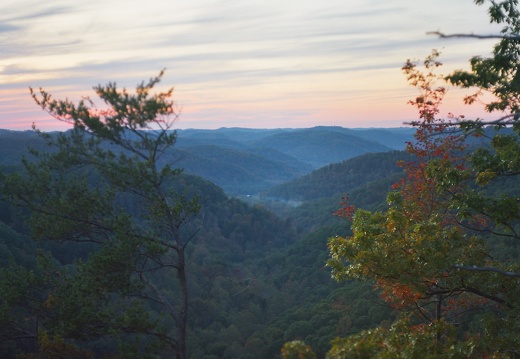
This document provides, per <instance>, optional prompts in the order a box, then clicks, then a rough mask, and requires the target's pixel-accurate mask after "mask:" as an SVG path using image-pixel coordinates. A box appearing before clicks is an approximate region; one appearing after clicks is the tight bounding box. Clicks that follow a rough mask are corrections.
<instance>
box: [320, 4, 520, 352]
mask: <svg viewBox="0 0 520 359" xmlns="http://www.w3.org/2000/svg"><path fill="white" fill-rule="evenodd" d="M476 3H477V4H482V3H484V1H476ZM518 14H519V12H518V5H517V2H516V1H502V2H490V15H491V19H492V21H494V22H498V23H504V24H505V26H504V29H503V31H502V35H500V36H498V37H499V38H500V39H501V40H500V43H499V45H497V46H496V47H495V51H494V56H493V58H490V59H482V58H473V59H472V60H471V64H472V70H471V72H463V71H457V72H455V73H454V74H452V75H451V76H449V77H447V79H448V80H449V81H451V82H452V83H454V84H456V85H458V86H462V87H476V88H477V92H476V93H475V94H473V95H472V96H469V97H468V98H467V99H466V102H467V103H472V102H474V101H475V100H476V99H477V98H478V96H479V95H480V94H481V93H483V92H484V91H491V92H492V94H493V95H495V96H496V100H493V101H492V102H490V103H489V104H488V105H487V106H486V109H487V110H488V111H490V112H492V111H497V110H500V111H505V112H506V115H505V116H503V117H501V118H500V119H498V120H491V121H484V120H481V119H477V120H467V119H465V118H464V117H462V116H461V117H459V118H451V119H449V120H447V121H445V120H441V119H438V118H437V115H438V113H439V105H440V104H441V102H442V99H443V97H444V94H445V93H446V89H445V88H444V87H442V86H441V87H436V86H435V82H436V81H438V80H439V79H441V78H442V77H441V76H438V75H435V73H434V72H433V71H432V70H433V69H435V67H438V66H440V63H439V62H438V61H437V60H436V58H437V55H438V54H437V53H436V52H434V54H433V55H432V56H431V57H429V58H427V60H426V62H425V67H426V69H427V71H426V72H425V73H422V72H420V71H418V70H417V68H416V63H413V62H410V61H408V62H407V64H406V65H405V67H404V68H403V69H404V71H405V73H406V74H407V76H408V79H409V81H410V83H411V84H412V85H414V86H417V87H418V88H419V89H420V91H421V94H420V96H418V97H417V98H416V99H415V100H413V101H411V103H412V104H413V105H415V106H417V108H418V110H419V114H420V120H419V121H416V122H414V123H413V125H415V126H417V134H416V142H415V143H411V144H410V145H409V146H408V151H409V152H410V153H412V154H414V155H415V156H416V160H415V161H413V162H410V163H402V164H401V165H402V166H403V168H404V169H405V172H406V174H407V177H406V178H405V179H403V180H402V181H401V182H399V183H397V184H396V185H395V186H394V190H396V191H394V192H391V193H390V194H389V196H388V203H389V209H388V210H387V211H384V212H375V213H372V212H368V211H363V210H357V211H355V213H354V208H353V207H352V206H351V205H348V206H346V207H344V208H343V209H342V210H340V214H341V215H343V216H345V217H350V218H352V219H353V223H352V231H353V235H352V236H351V237H345V238H343V237H335V238H332V239H331V240H330V241H329V246H330V251H331V256H332V258H331V260H329V262H328V264H329V265H330V266H331V267H332V270H333V276H334V277H335V278H336V279H338V280H343V279H348V278H357V279H362V280H372V281H374V282H375V283H376V286H377V287H379V288H380V289H381V290H382V293H383V297H384V298H385V299H386V300H387V301H389V302H390V303H392V304H393V305H394V307H395V308H397V309H400V310H404V312H403V316H404V317H405V318H407V319H406V320H404V321H400V322H397V323H396V324H398V325H397V326H395V327H392V329H390V330H387V329H384V328H378V329H376V330H375V331H367V332H363V333H361V334H359V335H357V336H355V337H351V338H348V339H346V340H345V341H342V340H338V341H336V342H335V343H334V346H333V349H332V350H331V352H330V353H329V354H330V356H331V357H334V358H343V357H345V358H346V357H364V356H369V357H468V356H470V357H474V356H476V357H481V356H489V355H493V356H495V357H515V356H517V355H519V352H518V350H517V348H518V347H519V345H520V343H519V341H518V340H519V339H518V335H517V333H518V331H519V327H518V323H519V317H520V316H519V314H520V313H519V306H520V302H519V301H518V294H519V288H520V282H519V280H520V275H519V274H520V273H519V272H520V271H519V268H520V267H519V265H518V256H519V251H518V248H519V247H520V244H519V243H518V239H520V237H519V236H518V233H519V232H518V229H519V227H518V226H519V220H520V212H519V209H520V207H519V204H520V200H519V197H518V184H517V182H515V181H510V180H509V179H510V178H514V177H515V176H517V175H518V174H519V173H520V171H519V167H518V165H519V163H520V161H519V159H520V157H519V153H520V152H519V151H518V150H519V149H520V147H519V145H518V135H519V134H520V132H518V131H519V129H520V126H519V123H518V122H517V120H518V110H519V107H518V104H519V98H518V89H517V86H518V83H519V81H518V66H519V61H518V49H519V47H518V45H519V41H520V38H519V36H518ZM443 36H446V35H443ZM454 36H460V35H454ZM489 124H493V125H496V127H497V128H498V129H501V130H502V131H503V132H498V133H495V134H491V136H490V140H489V142H488V143H489V144H488V145H487V147H480V148H478V149H477V150H476V151H474V152H472V153H470V152H469V150H468V149H467V148H466V146H465V144H464V140H465V133H464V132H461V131H460V130H459V128H462V129H463V130H467V131H468V132H467V133H474V134H476V135H477V136H482V135H487V134H488V133H489V131H487V129H486V128H485V127H484V126H486V125H489ZM508 125H511V126H512V129H507V128H505V127H506V126H508ZM515 241H516V243H515ZM504 247H505V248H508V249H509V251H510V252H509V255H504V253H503V252H501V250H500V248H502V249H503V248H504ZM411 313H413V314H415V317H412V316H410V314H411ZM423 324H428V328H429V329H428V330H427V331H425V330H424V326H423ZM425 335H426V336H425ZM406 337H408V339H406ZM428 338H429V339H428ZM457 338H459V339H460V338H465V339H464V340H459V344H460V345H453V343H454V342H455V341H456V339H457ZM396 339H397V340H396ZM420 343H422V344H420ZM450 343H452V344H450ZM412 344H413V345H412ZM417 345H418V346H417ZM409 350H412V352H408V351H409ZM417 350H418V351H417ZM406 353H408V354H406Z"/></svg>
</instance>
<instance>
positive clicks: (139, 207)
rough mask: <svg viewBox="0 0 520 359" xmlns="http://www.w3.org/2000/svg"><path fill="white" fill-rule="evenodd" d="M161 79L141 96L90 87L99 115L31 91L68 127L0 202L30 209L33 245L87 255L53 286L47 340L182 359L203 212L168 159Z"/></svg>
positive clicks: (168, 114)
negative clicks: (190, 269) (190, 268)
mask: <svg viewBox="0 0 520 359" xmlns="http://www.w3.org/2000/svg"><path fill="white" fill-rule="evenodd" d="M161 76H162V72H161V74H160V75H159V76H158V77H155V78H152V79H150V80H149V81H148V82H147V83H145V82H143V83H141V84H140V85H138V86H137V88H136V92H135V94H130V93H128V92H127V91H126V89H122V90H120V89H118V88H117V87H116V84H115V83H109V84H108V85H106V86H101V85H99V86H97V87H95V88H94V89H95V92H96V94H97V95H98V96H99V97H100V99H101V100H102V101H103V102H104V105H103V107H102V108H98V107H97V106H96V105H95V103H94V102H93V101H92V100H90V99H88V98H87V99H83V100H81V101H79V102H78V103H77V104H75V103H73V102H71V101H69V100H55V99H54V98H53V97H52V96H51V95H50V94H49V93H47V92H45V91H44V90H42V89H40V91H39V92H36V91H33V90H32V89H31V93H32V96H33V98H34V100H35V101H36V103H37V104H38V105H40V106H41V107H42V108H43V109H44V110H45V111H47V112H48V113H49V114H51V115H52V116H53V117H55V118H56V119H58V120H60V121H63V122H65V123H68V124H70V125H72V129H71V130H70V131H67V132H63V133H59V134H53V133H50V134H49V133H42V132H40V131H37V132H38V134H39V135H40V136H41V137H42V138H43V139H45V141H46V142H47V144H48V145H49V149H48V150H47V151H32V155H33V156H34V158H31V159H26V160H24V162H23V164H24V168H25V173H14V174H10V175H8V176H5V178H4V179H3V181H2V187H3V188H2V189H3V191H2V192H3V193H4V194H5V195H6V196H7V197H8V200H9V201H10V202H12V203H14V204H16V205H19V206H22V207H26V208H28V209H29V210H30V213H31V216H30V218H29V221H28V223H29V225H30V228H31V230H32V235H33V236H34V238H36V239H42V240H47V241H53V242H56V243H63V242H73V243H75V244H76V246H78V247H79V248H82V249H83V251H84V255H83V256H82V258H79V259H77V260H75V261H74V262H73V263H65V264H68V266H67V267H63V269H62V270H60V280H59V281H57V283H56V284H55V285H53V286H52V287H51V288H49V291H48V294H47V298H46V301H45V304H46V307H47V309H48V312H49V314H48V316H47V317H46V320H42V321H41V322H39V330H41V331H43V332H44V334H45V335H47V336H42V335H43V334H41V335H40V339H41V338H63V339H67V340H70V339H75V340H78V341H83V342H89V341H93V340H94V339H97V338H104V337H112V338H119V339H118V340H120V341H121V343H122V344H124V345H123V347H126V348H129V347H132V348H134V349H135V352H137V353H140V354H137V356H138V357H146V355H152V354H153V352H154V350H155V351H157V350H162V349H164V350H166V351H168V352H170V353H171V352H175V355H176V357H177V358H178V359H182V358H185V356H186V354H185V353H186V347H185V342H186V323H187V315H188V313H187V311H188V288H187V279H186V255H185V249H186V246H187V244H188V243H189V241H190V240H191V239H192V237H193V236H194V235H195V233H196V228H195V227H194V225H193V222H190V220H191V219H193V218H194V217H195V216H196V214H197V213H198V211H199V207H200V206H199V203H198V199H197V197H194V196H191V195H190V194H189V193H185V192H183V191H182V190H180V189H179V180H178V179H179V178H180V175H181V170H179V169H174V168H173V167H172V166H171V165H170V164H169V163H167V161H166V160H165V158H164V156H165V153H166V151H168V150H169V149H170V148H171V147H172V146H173V145H174V143H175V140H176V134H175V131H173V130H172V126H173V123H174V121H175V119H176V118H177V114H176V112H175V108H174V103H173V101H172V100H171V97H172V91H173V90H172V89H169V90H167V91H166V92H160V93H156V94H151V91H152V90H153V88H154V86H155V85H156V84H157V83H158V82H159V81H160V78H161ZM71 266H72V267H71ZM70 268H72V269H70ZM174 278H175V279H174ZM153 313H158V314H156V315H154V314H153ZM172 328H175V329H172ZM47 333H48V334H47ZM132 338H133V339H132ZM59 340H61V339H59ZM40 342H41V340H40ZM47 342H48V341H47ZM112 342H117V340H116V339H113V340H112ZM130 344H132V345H130ZM154 348H155V349H154ZM161 348H162V349H161ZM127 355H130V354H129V353H127Z"/></svg>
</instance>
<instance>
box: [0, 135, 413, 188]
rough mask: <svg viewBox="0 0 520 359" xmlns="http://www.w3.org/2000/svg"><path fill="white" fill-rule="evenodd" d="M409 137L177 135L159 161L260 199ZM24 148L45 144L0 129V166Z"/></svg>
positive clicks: (17, 159) (16, 158)
mask: <svg viewBox="0 0 520 359" xmlns="http://www.w3.org/2000/svg"><path fill="white" fill-rule="evenodd" d="M396 130H398V129H396ZM407 136H408V137H410V134H409V133H403V132H402V131H397V132H393V131H392V130H391V129H365V130H352V129H346V128H343V127H329V126H319V127H314V128H306V129H246V128H220V129H217V130H198V129H190V130H178V136H177V143H176V145H175V146H174V147H173V149H172V152H170V153H166V154H165V156H163V160H164V161H167V162H169V163H174V165H175V166H177V167H182V168H184V169H185V171H186V172H187V173H190V174H193V175H197V176H201V177H203V178H206V179H208V180H210V181H212V182H214V183H215V184H217V185H219V186H221V187H222V188H223V189H224V190H225V191H226V192H227V193H228V194H231V195H235V194H238V195H244V194H258V193H259V192H261V191H264V190H267V189H268V188H270V187H273V186H276V185H279V184H282V183H284V182H287V181H290V180H294V179H296V178H298V177H301V176H303V175H306V174H308V173H309V172H311V171H312V170H313V169H317V168H320V167H323V166H327V165H329V164H331V163H338V162H341V161H344V160H346V159H349V158H352V157H356V156H359V155H362V154H365V153H370V152H387V151H391V150H392V149H394V148H396V147H399V144H400V143H404V140H405V139H406V138H408V137H407ZM408 139H409V138H408ZM28 146H31V147H36V148H43V147H44V143H43V141H42V140H41V139H40V138H39V137H38V136H37V135H36V134H35V133H34V132H33V131H8V130H0V165H16V164H19V163H20V159H21V157H22V156H23V155H26V154H28V151H27V147H28ZM403 148H404V145H403Z"/></svg>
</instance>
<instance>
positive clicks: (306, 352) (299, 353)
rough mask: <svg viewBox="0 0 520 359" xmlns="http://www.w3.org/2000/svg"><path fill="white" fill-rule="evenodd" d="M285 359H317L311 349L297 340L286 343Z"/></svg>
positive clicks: (283, 350)
mask: <svg viewBox="0 0 520 359" xmlns="http://www.w3.org/2000/svg"><path fill="white" fill-rule="evenodd" d="M282 358H283V359H316V354H314V352H313V351H312V349H311V347H310V346H308V345H307V344H305V343H304V342H302V341H299V340H295V341H292V342H288V343H285V344H284V346H283V348H282Z"/></svg>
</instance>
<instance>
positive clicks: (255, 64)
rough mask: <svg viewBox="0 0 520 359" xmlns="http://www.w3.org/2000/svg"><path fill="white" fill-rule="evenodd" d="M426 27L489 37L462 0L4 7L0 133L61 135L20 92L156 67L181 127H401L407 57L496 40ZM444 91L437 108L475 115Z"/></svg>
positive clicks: (88, 86) (459, 55)
mask: <svg viewBox="0 0 520 359" xmlns="http://www.w3.org/2000/svg"><path fill="white" fill-rule="evenodd" d="M437 30H438V31H442V32H445V33H454V32H457V33H460V32H465V33H479V34H489V33H496V30H497V28H496V27H494V26H492V25H490V24H489V21H488V17H487V8H486V7H485V6H476V5H474V3H473V1H472V0H456V1H454V0H435V1H432V0H429V1H426V0H385V1H381V0H363V1H353V0H321V1H318V0H262V1H251V0H241V1H238V0H189V1H187V0H185V1H181V0H144V1H134V0H124V1H123V0H90V1H71V0H47V1H41V0H23V1H20V0H2V2H1V3H0V128H9V129H29V128H30V127H31V124H32V123H33V122H35V123H36V125H37V126H38V127H39V128H41V129H44V130H55V129H65V128H66V127H65V126H64V125H63V124H62V123H60V122H58V121H57V120H55V119H51V118H50V116H49V115H48V114H46V113H45V112H43V111H42V110H41V109H40V108H39V107H37V106H36V104H35V103H34V102H33V100H32V99H31V98H30V95H29V90H28V87H29V86H32V87H35V88H38V87H43V88H44V89H45V90H47V91H48V92H50V93H52V94H53V95H54V96H55V97H58V98H65V97H68V98H69V99H73V100H77V99H79V98H81V96H92V95H93V91H92V87H93V86H94V85H97V84H100V83H101V84H105V83H107V82H109V81H115V82H117V84H118V85H119V86H121V87H126V88H128V89H129V90H131V89H132V88H134V87H135V85H136V84H137V83H140V82H141V81H142V80H147V79H149V78H150V77H153V76H156V75H157V74H158V73H159V71H160V70H161V69H163V68H165V69H166V73H165V76H164V78H163V81H162V83H161V86H160V87H159V89H165V88H166V87H171V86H173V87H174V88H175V100H176V102H177V105H178V106H179V108H180V109H181V112H182V113H181V116H180V119H179V121H178V123H177V125H178V128H207V129H210V128H219V127H250V128H278V127H312V126H317V125H338V126H343V127H399V126H402V125H403V122H405V121H410V120H413V119H415V118H416V113H415V111H414V109H413V108H412V107H410V106H409V105H407V104H406V102H407V100H408V99H410V98H412V97H413V96H414V95H415V94H416V92H415V90H414V89H412V88H410V87H409V86H408V85H407V83H406V79H405V77H404V76H403V75H402V73H401V70H400V68H401V66H402V65H403V63H404V62H405V61H406V59H407V58H418V59H421V58H424V57H425V56H426V55H428V54H429V53H430V52H431V49H433V48H436V49H439V50H440V51H441V52H442V61H443V62H444V63H445V67H444V69H443V71H444V72H445V73H447V72H449V71H450V70H453V69H456V68H467V60H468V59H469V58H470V57H471V56H473V55H484V56H487V55H489V53H490V51H491V48H492V44H493V43H494V41H483V40H473V39H439V38H437V37H435V36H432V35H427V34H426V32H428V31H437ZM449 95H450V97H449V98H448V99H447V100H446V105H445V111H446V113H447V112H455V113H464V114H466V115H479V114H483V113H482V112H481V107H478V108H474V109H471V108H467V107H462V106H460V93H459V91H457V90H455V89H453V90H451V91H450V93H449Z"/></svg>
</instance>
